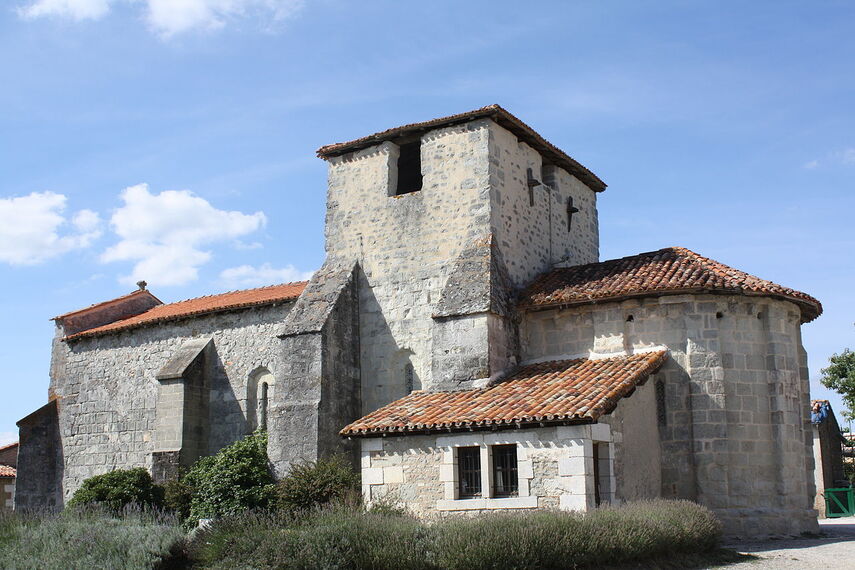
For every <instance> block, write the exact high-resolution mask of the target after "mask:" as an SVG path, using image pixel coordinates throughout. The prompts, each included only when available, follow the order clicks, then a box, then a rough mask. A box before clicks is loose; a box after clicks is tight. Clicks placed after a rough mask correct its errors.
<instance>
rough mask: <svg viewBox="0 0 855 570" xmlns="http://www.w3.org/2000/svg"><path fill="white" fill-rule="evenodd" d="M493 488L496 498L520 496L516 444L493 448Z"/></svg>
mask: <svg viewBox="0 0 855 570" xmlns="http://www.w3.org/2000/svg"><path fill="white" fill-rule="evenodd" d="M493 487H494V489H493V491H494V492H493V495H494V496H496V497H512V496H516V495H517V494H519V476H518V474H517V446H516V444H513V445H494V446H493Z"/></svg>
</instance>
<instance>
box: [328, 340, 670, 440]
mask: <svg viewBox="0 0 855 570" xmlns="http://www.w3.org/2000/svg"><path fill="white" fill-rule="evenodd" d="M666 358H667V352H666V351H664V350H658V351H654V352H647V353H642V354H634V355H630V356H615V357H611V358H601V359H597V360H591V359H586V358H579V359H576V360H561V361H552V362H541V363H538V364H530V365H527V366H522V367H521V368H519V369H518V370H517V371H516V372H515V373H514V374H512V375H511V376H510V377H509V378H507V379H506V380H504V381H502V382H500V383H498V384H495V385H493V386H489V387H486V388H482V389H479V390H461V391H456V392H422V391H419V392H413V393H412V394H410V395H409V396H405V397H403V398H401V399H400V400H397V401H395V402H392V403H391V404H388V405H386V406H383V407H382V408H380V409H379V410H376V411H374V412H372V413H370V414H368V415H367V416H365V417H363V418H361V419H359V420H356V421H355V422H353V423H352V424H350V425H348V426H346V427H345V428H344V429H343V430H341V432H340V433H341V435H343V436H372V435H383V434H393V435H394V434H407V433H425V432H436V431H454V430H468V429H476V428H482V429H483V428H487V429H490V428H499V427H519V426H522V425H540V424H541V423H549V424H561V423H591V422H594V421H596V420H597V419H599V418H600V417H602V416H603V415H604V414H608V413H609V412H611V411H612V410H614V409H615V407H616V406H617V404H618V401H619V400H620V399H621V398H623V397H626V396H628V395H630V394H631V393H632V392H633V391H634V390H635V387H636V386H637V385H638V384H641V383H643V382H644V381H645V380H646V379H647V377H648V376H649V375H650V374H652V373H654V372H656V370H657V369H658V368H659V367H660V366H661V365H662V363H663V362H665V359H666Z"/></svg>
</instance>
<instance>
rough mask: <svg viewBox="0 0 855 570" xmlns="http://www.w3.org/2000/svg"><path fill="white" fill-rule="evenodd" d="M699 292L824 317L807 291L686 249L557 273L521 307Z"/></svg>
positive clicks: (538, 283)
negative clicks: (768, 300) (770, 302)
mask: <svg viewBox="0 0 855 570" xmlns="http://www.w3.org/2000/svg"><path fill="white" fill-rule="evenodd" d="M697 292H711V293H714V292H727V293H736V294H742V295H757V296H764V297H774V298H780V299H786V300H788V301H792V302H793V303H795V304H796V305H798V306H799V308H800V309H801V314H802V322H804V323H806V322H809V321H812V320H813V319H815V318H816V317H818V316H819V315H820V314H821V313H822V305H821V304H820V302H819V301H817V300H816V299H814V298H813V297H811V296H810V295H808V294H806V293H801V292H799V291H796V290H794V289H790V288H788V287H783V286H781V285H777V284H775V283H772V282H771V281H766V280H764V279H760V278H759V277H754V276H753V275H749V274H748V273H744V272H742V271H739V270H738V269H734V268H732V267H729V266H727V265H725V264H723V263H719V262H718V261H714V260H712V259H708V258H706V257H702V256H700V255H698V254H697V253H695V252H693V251H690V250H688V249H686V248H683V247H666V248H665V249H660V250H658V251H651V252H647V253H640V254H638V255H632V256H629V257H622V258H620V259H612V260H609V261H603V262H600V263H589V264H587V265H577V266H575V267H566V268H561V269H554V270H552V271H550V272H548V273H544V274H543V275H541V276H540V277H538V278H536V279H535V280H534V282H533V283H531V284H530V285H529V286H528V287H527V288H526V289H525V290H524V291H523V293H522V294H521V296H520V299H519V306H520V307H524V308H528V307H533V308H536V307H551V306H556V305H563V306H567V305H581V304H586V303H594V302H601V301H617V300H622V299H628V298H631V297H650V296H659V295H676V294H683V293H697Z"/></svg>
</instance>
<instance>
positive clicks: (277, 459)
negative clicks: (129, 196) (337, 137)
mask: <svg viewBox="0 0 855 570" xmlns="http://www.w3.org/2000/svg"><path fill="white" fill-rule="evenodd" d="M318 155H319V156H320V157H321V158H323V159H324V160H326V161H327V163H328V165H329V186H328V190H327V212H326V225H325V241H326V260H325V262H324V264H323V266H322V267H321V268H320V269H319V270H318V271H317V272H316V273H315V274H314V276H313V277H312V279H311V280H310V281H309V282H307V283H290V284H285V285H274V286H270V287H263V288H260V289H252V290H247V291H236V292H231V293H226V294H222V295H212V296H209V297H201V298H198V299H191V300H187V301H181V302H178V303H170V304H164V303H162V302H161V301H160V300H159V299H158V298H157V297H156V296H155V295H154V294H153V293H152V292H150V291H149V290H147V289H146V286H145V284H144V283H141V284H140V288H139V290H137V291H134V292H132V293H130V294H128V295H125V296H123V297H119V298H117V299H113V300H110V301H105V302H102V303H98V304H96V305H92V306H91V307H88V308H85V309H82V310H77V311H74V312H70V313H67V314H64V315H61V316H58V317H56V318H55V319H54V320H55V323H56V337H55V339H54V341H53V352H52V361H51V373H50V376H51V382H50V390H49V403H48V404H46V405H45V406H44V407H42V408H40V409H39V410H37V411H35V412H33V413H32V414H30V415H29V416H27V417H26V418H24V419H22V420H21V421H20V422H19V427H20V442H21V447H20V454H19V460H18V471H19V481H20V484H19V487H18V489H17V495H16V501H17V503H16V504H17V506H18V508H33V507H43V506H55V507H58V506H61V505H62V504H63V503H64V502H65V501H66V500H67V499H68V498H69V497H70V495H71V493H73V492H74V490H75V489H77V487H78V486H79V485H80V484H81V482H82V481H83V480H84V479H85V478H87V477H90V476H92V475H95V474H98V473H103V472H105V471H109V470H111V469H115V468H126V467H135V466H142V467H146V468H148V469H150V470H151V471H152V474H153V476H154V477H155V478H156V479H158V480H164V479H167V478H169V477H172V476H174V475H175V474H176V473H177V472H178V470H179V468H181V467H187V466H189V465H191V464H192V463H193V462H194V461H195V460H196V459H197V458H199V457H200V456H204V455H207V454H212V453H214V452H216V451H217V450H218V449H220V448H222V447H223V446H225V445H227V444H229V443H231V442H233V441H235V440H237V439H239V438H240V437H242V436H244V435H245V434H247V433H250V432H252V431H253V430H254V429H256V428H258V427H263V428H266V429H267V430H268V433H269V455H270V460H271V462H272V466H273V469H274V470H275V472H276V473H277V474H278V475H282V474H285V473H287V472H288V469H289V466H290V465H291V464H292V463H294V462H301V461H307V460H314V459H316V458H319V457H324V456H328V455H331V454H336V453H343V454H345V455H347V456H349V457H351V458H352V459H353V461H354V464H355V465H357V466H359V467H360V469H361V474H362V486H363V493H364V497H365V499H366V501H368V502H372V501H376V500H378V499H379V498H380V497H385V498H386V500H393V501H396V502H399V503H402V504H405V505H406V506H407V507H408V508H410V509H411V510H412V511H413V512H415V513H417V514H419V515H425V516H427V515H438V514H448V513H455V512H473V511H482V512H483V511H492V510H496V509H533V508H557V509H574V510H586V509H591V508H594V507H595V506H597V505H600V504H609V503H611V504H616V503H620V502H624V501H632V500H637V499H646V498H654V497H666V498H681V499H689V500H692V501H697V502H700V503H702V504H704V505H707V506H708V507H710V508H711V509H713V510H714V511H715V512H716V513H717V514H718V515H719V516H720V518H721V519H722V520H723V522H724V523H725V527H726V531H727V532H728V533H730V534H742V535H750V534H761V533H762V534H768V533H781V534H793V533H800V532H802V531H810V530H816V529H817V522H816V511H815V510H813V499H814V476H813V471H814V464H813V457H812V452H811V446H812V431H811V424H810V415H809V409H808V408H809V403H810V396H809V386H808V375H807V365H806V354H805V351H804V348H803V347H802V341H801V325H802V324H803V323H807V322H809V321H811V320H813V319H815V318H816V317H817V316H819V314H820V313H821V311H822V307H821V305H820V303H819V302H818V301H817V300H816V299H814V298H812V297H810V296H809V295H806V294H804V293H800V292H798V291H794V290H792V289H788V288H786V287H782V286H780V285H776V284H774V283H771V282H769V281H765V280H763V279H759V278H757V277H754V276H751V275H748V274H746V273H743V272H741V271H738V270H736V269H733V268H731V267H728V266H726V265H723V264H721V263H718V262H716V261H713V260H711V259H708V258H705V257H703V256H701V255H699V254H697V253H695V252H692V251H689V250H687V249H684V248H679V247H667V248H664V249H661V250H658V251H653V252H647V253H640V254H638V255H633V256H629V257H624V258H621V259H613V260H609V261H600V260H599V229H598V219H597V198H598V195H599V193H600V192H603V191H604V190H605V189H606V185H605V183H603V181H602V180H600V178H598V177H597V176H596V175H595V174H593V173H592V172H591V171H590V170H588V169H587V168H585V167H584V166H582V165H581V164H579V163H578V162H577V161H575V160H574V159H573V158H571V157H570V156H568V155H567V154H566V153H564V152H563V151H561V150H560V149H558V148H556V147H555V146H553V145H552V144H550V143H549V142H548V141H547V140H545V139H544V138H543V137H542V136H541V135H540V134H538V133H537V132H535V131H534V130H532V129H531V128H530V127H529V126H528V125H526V124H525V123H523V122H522V121H521V120H519V119H518V118H516V117H515V116H513V115H512V114H510V113H509V112H507V111H506V110H504V109H503V108H501V107H499V106H496V105H493V106H489V107H484V108H482V109H478V110H475V111H471V112H467V113H462V114H459V115H454V116H450V117H444V118H440V119H435V120H431V121H427V122H422V123H416V124H411V125H406V126H402V127H397V128H393V129H389V130H386V131H383V132H379V133H376V134H373V135H370V136H367V137H364V138H360V139H357V140H353V141H350V142H346V143H338V144H332V145H328V146H325V147H322V148H321V149H319V151H318Z"/></svg>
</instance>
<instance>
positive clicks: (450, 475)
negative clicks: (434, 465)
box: [439, 463, 457, 482]
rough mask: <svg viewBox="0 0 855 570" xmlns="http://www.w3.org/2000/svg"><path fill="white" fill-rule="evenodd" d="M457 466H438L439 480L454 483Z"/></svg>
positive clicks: (449, 464) (448, 464) (450, 464)
mask: <svg viewBox="0 0 855 570" xmlns="http://www.w3.org/2000/svg"><path fill="white" fill-rule="evenodd" d="M456 468H457V466H456V465H454V464H452V463H444V464H442V465H440V466H439V480H440V481H443V482H446V481H454V472H455V470H456Z"/></svg>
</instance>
